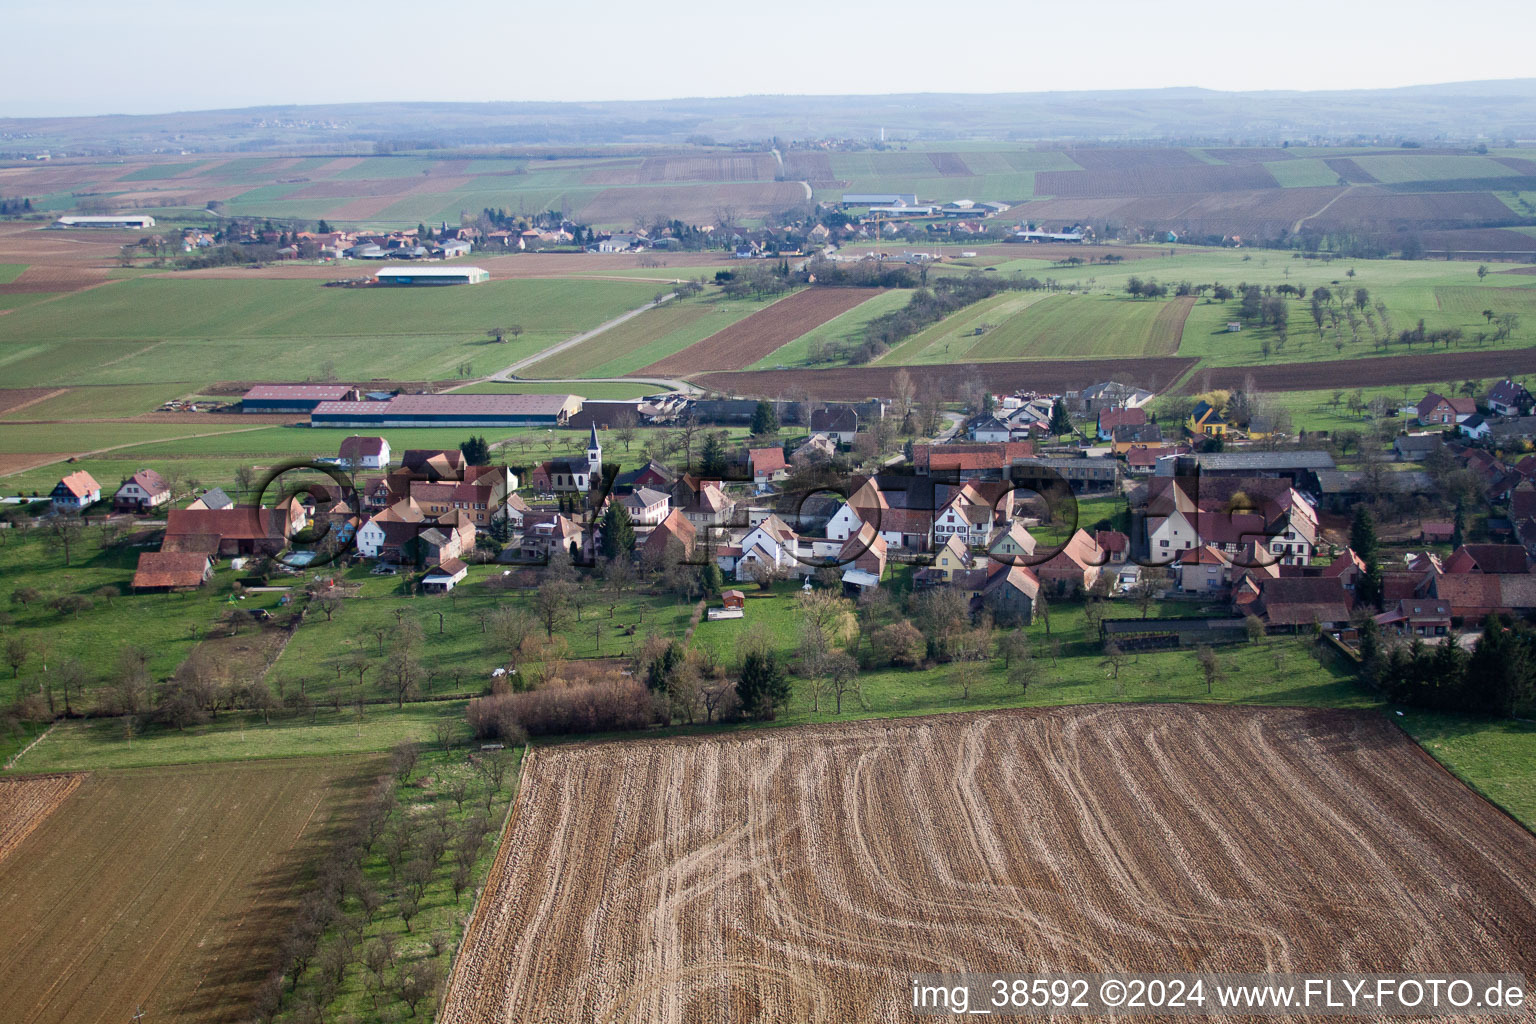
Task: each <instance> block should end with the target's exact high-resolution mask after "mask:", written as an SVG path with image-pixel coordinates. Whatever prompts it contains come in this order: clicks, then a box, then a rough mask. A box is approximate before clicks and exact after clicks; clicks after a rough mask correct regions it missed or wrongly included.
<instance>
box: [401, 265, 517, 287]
mask: <svg viewBox="0 0 1536 1024" xmlns="http://www.w3.org/2000/svg"><path fill="white" fill-rule="evenodd" d="M490 279H491V275H490V273H488V272H487V271H485V270H482V269H481V268H479V267H386V268H384V269H383V270H380V271H379V272H378V273H377V274H374V275H373V280H374V283H375V284H385V285H399V286H402V287H403V286H414V287H428V286H432V285H443V284H480V283H482V282H484V281H489V280H490Z"/></svg>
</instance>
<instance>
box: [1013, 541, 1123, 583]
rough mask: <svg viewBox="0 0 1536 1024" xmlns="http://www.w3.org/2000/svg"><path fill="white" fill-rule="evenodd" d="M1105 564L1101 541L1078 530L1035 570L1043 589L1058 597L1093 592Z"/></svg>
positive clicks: (1035, 567)
mask: <svg viewBox="0 0 1536 1024" xmlns="http://www.w3.org/2000/svg"><path fill="white" fill-rule="evenodd" d="M1105 561H1106V558H1105V555H1104V549H1103V548H1101V547H1099V544H1098V542H1097V541H1095V540H1094V539H1093V538H1092V537H1091V536H1089V535H1088V533H1087V532H1086V531H1084V530H1078V531H1077V532H1076V533H1074V534H1072V536H1071V537H1070V538H1069V539H1068V540H1067V542H1066V543H1065V544H1063V545H1062V547H1061V550H1060V551H1058V552H1057V553H1056V554H1055V555H1053V556H1052V557H1051V558H1050V559H1049V560H1048V561H1045V562H1042V563H1041V564H1039V565H1036V566H1032V567H1031V568H1032V569H1033V570H1034V573H1035V576H1036V577H1037V578H1038V579H1039V580H1040V583H1041V585H1042V586H1046V587H1049V588H1051V589H1052V590H1054V591H1055V592H1056V593H1057V594H1073V593H1079V592H1087V591H1089V590H1092V589H1093V585H1094V583H1096V582H1098V579H1099V573H1100V572H1101V571H1102V569H1103V566H1104V563H1105Z"/></svg>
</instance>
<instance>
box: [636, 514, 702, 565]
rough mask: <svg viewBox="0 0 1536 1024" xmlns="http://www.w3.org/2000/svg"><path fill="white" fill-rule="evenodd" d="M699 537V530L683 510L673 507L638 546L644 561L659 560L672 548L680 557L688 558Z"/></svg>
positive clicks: (637, 548)
mask: <svg viewBox="0 0 1536 1024" xmlns="http://www.w3.org/2000/svg"><path fill="white" fill-rule="evenodd" d="M697 538H698V530H697V528H696V527H695V526H694V525H693V523H691V522H689V520H688V517H687V516H685V515H683V513H682V512H681V510H679V509H673V510H672V511H671V512H668V513H667V516H666V518H665V519H663V520H662V521H661V522H660V523H657V524H656V529H654V530H652V531H651V532H650V535H649V536H648V537H646V538H645V540H643V541H641V542H640V543H639V545H638V546H637V547H636V551H638V552H639V554H640V557H641V560H642V561H650V560H658V559H660V558H662V557H663V556H665V555H666V554H667V552H668V551H669V549H670V550H674V551H675V552H676V553H677V556H678V557H679V559H682V558H687V557H688V556H690V555H692V554H693V546H694V544H695V542H696V540H697Z"/></svg>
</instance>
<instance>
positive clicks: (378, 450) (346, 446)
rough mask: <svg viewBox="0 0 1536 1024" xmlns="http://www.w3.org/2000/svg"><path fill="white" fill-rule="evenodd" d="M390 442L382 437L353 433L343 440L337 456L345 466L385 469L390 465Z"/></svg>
mask: <svg viewBox="0 0 1536 1024" xmlns="http://www.w3.org/2000/svg"><path fill="white" fill-rule="evenodd" d="M389 455H390V452H389V442H388V441H386V440H385V439H384V438H382V437H364V436H362V435H360V434H353V435H352V436H351V437H349V438H347V439H346V440H345V441H343V442H341V449H340V450H339V451H338V452H337V457H338V458H340V459H341V463H342V465H344V466H356V467H358V468H359V469H384V468H386V467H388V466H389Z"/></svg>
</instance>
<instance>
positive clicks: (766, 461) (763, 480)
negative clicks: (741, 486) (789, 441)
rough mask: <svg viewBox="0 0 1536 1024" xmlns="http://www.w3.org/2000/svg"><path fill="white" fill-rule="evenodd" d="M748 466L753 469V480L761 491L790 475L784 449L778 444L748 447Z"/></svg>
mask: <svg viewBox="0 0 1536 1024" xmlns="http://www.w3.org/2000/svg"><path fill="white" fill-rule="evenodd" d="M747 468H748V469H750V470H751V471H752V482H753V484H755V485H756V486H757V489H758V491H759V492H761V491H766V490H769V489H771V487H772V485H773V484H775V483H777V482H779V481H780V480H784V479H786V478H788V476H789V463H787V462H786V461H785V460H784V449H783V448H780V447H778V446H774V447H772V448H749V449H747Z"/></svg>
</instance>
